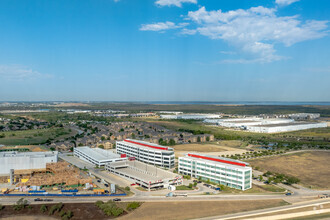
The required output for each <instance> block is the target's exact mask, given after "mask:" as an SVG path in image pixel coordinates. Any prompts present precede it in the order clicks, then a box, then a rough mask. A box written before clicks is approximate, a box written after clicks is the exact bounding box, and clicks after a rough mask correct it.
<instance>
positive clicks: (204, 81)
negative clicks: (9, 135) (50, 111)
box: [0, 0, 330, 101]
mask: <svg viewBox="0 0 330 220" xmlns="http://www.w3.org/2000/svg"><path fill="white" fill-rule="evenodd" d="M329 20H330V1H327V0H315V1H310V0H231V1H225V0H116V1H114V0H70V1H68V0H52V1H45V0H31V1H25V0H0V82H1V86H0V100H4V101H21V100H22V101H39V100H40V101H41V100H64V101H70V100H77V101H80V100H83V101H330V63H329V60H330V59H329V58H330V56H329V55H330V41H329V40H330V38H329V25H330V23H329V22H328V21H329Z"/></svg>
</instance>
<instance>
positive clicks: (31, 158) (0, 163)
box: [0, 151, 58, 175]
mask: <svg viewBox="0 0 330 220" xmlns="http://www.w3.org/2000/svg"><path fill="white" fill-rule="evenodd" d="M57 158H58V152H57V151H47V152H17V151H10V152H0V175H9V174H10V170H11V169H14V170H33V169H46V164H47V163H54V162H57Z"/></svg>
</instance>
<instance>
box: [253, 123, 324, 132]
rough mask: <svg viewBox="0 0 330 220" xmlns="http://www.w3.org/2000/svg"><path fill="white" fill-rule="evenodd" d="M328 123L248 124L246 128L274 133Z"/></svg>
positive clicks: (317, 126)
mask: <svg viewBox="0 0 330 220" xmlns="http://www.w3.org/2000/svg"><path fill="white" fill-rule="evenodd" d="M327 126H328V125H327V123H325V122H321V123H313V122H294V123H284V124H268V125H256V126H248V127H247V130H248V131H251V132H259V133H276V132H288V131H299V130H305V129H311V128H326V127H327Z"/></svg>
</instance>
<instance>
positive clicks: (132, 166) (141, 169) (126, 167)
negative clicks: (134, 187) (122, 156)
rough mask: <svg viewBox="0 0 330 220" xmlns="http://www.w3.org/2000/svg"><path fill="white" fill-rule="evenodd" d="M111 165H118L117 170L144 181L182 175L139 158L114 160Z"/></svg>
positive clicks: (154, 180)
mask: <svg viewBox="0 0 330 220" xmlns="http://www.w3.org/2000/svg"><path fill="white" fill-rule="evenodd" d="M109 165H110V166H111V167H116V171H117V172H120V173H123V174H125V175H127V176H131V177H134V178H137V179H141V180H143V181H144V182H149V181H151V182H156V181H159V180H166V179H174V178H175V177H177V176H180V175H178V174H175V173H172V172H169V171H166V170H163V169H161V168H157V167H156V166H153V165H149V164H146V163H142V162H140V161H137V160H135V161H118V162H112V163H110V164H109Z"/></svg>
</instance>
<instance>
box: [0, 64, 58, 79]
mask: <svg viewBox="0 0 330 220" xmlns="http://www.w3.org/2000/svg"><path fill="white" fill-rule="evenodd" d="M50 77H52V76H51V75H49V74H42V73H39V72H38V71H35V70H32V69H31V68H27V67H25V66H20V65H0V78H4V79H10V80H27V79H40V78H50Z"/></svg>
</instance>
